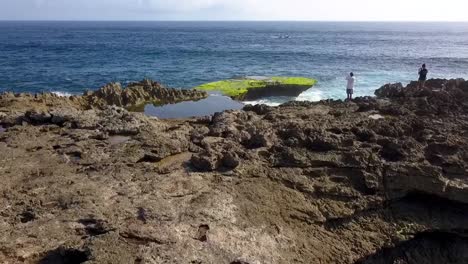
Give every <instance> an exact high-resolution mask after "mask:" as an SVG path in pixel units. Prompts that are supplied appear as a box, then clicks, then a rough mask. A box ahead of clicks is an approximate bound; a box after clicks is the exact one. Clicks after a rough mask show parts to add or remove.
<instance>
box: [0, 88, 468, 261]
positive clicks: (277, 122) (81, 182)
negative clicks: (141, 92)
mask: <svg viewBox="0 0 468 264" xmlns="http://www.w3.org/2000/svg"><path fill="white" fill-rule="evenodd" d="M426 87H427V88H425V89H418V88H417V87H416V84H415V83H412V84H410V85H408V87H403V86H402V85H401V84H392V85H385V86H383V87H382V88H381V89H379V90H377V91H376V95H377V97H375V98H374V97H364V98H357V99H355V100H354V101H353V102H342V101H321V102H317V103H309V102H290V103H287V104H284V105H282V106H279V107H268V106H265V105H257V106H247V107H245V109H244V110H242V111H226V112H223V113H217V114H215V115H214V116H213V117H207V118H198V119H187V120H157V119H154V118H149V117H146V116H144V115H143V114H140V113H131V112H128V111H127V110H125V109H123V108H119V107H116V106H107V104H116V105H120V106H127V107H128V105H130V104H133V102H137V101H139V100H140V99H138V98H134V99H132V101H131V103H126V102H128V101H126V99H125V100H120V99H115V100H114V99H112V100H110V101H109V100H105V99H104V100H103V101H105V104H104V103H102V104H101V103H92V105H98V106H99V107H87V106H89V105H86V103H83V101H84V99H79V98H78V99H77V98H75V99H73V98H71V99H68V98H63V99H62V98H58V97H54V99H50V100H49V98H50V97H52V95H40V96H39V97H38V96H28V95H22V96H20V95H18V96H15V95H2V96H1V97H0V124H2V126H3V127H4V129H1V132H0V177H1V178H0V180H1V182H2V185H1V186H0V197H1V198H0V208H2V209H1V213H0V232H1V234H2V236H1V238H0V262H1V263H227V264H240V263H249V264H257V263H389V264H390V263H391V264H409V263H428V264H429V263H468V250H467V249H468V236H467V234H468V177H467V176H468V165H467V164H468V140H467V139H468V81H464V80H430V81H428V82H427V84H426ZM106 89H107V88H106ZM106 89H104V91H103V93H106V94H108V93H107V92H105V90H106ZM117 90H118V89H117ZM85 97H86V95H85ZM105 98H109V97H108V96H106V97H105ZM47 101H53V103H50V102H49V103H48V102H47ZM75 101H79V103H76V102H75ZM98 101H100V102H101V100H98ZM144 101H147V100H146V98H145V100H144ZM114 102H122V103H114Z"/></svg>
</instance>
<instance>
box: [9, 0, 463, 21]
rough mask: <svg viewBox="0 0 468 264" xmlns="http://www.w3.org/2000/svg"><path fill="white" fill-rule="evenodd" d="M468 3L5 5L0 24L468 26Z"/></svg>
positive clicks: (20, 1)
mask: <svg viewBox="0 0 468 264" xmlns="http://www.w3.org/2000/svg"><path fill="white" fill-rule="evenodd" d="M467 10H468V0H443V1H442V0H0V20H318V21H468V11H467Z"/></svg>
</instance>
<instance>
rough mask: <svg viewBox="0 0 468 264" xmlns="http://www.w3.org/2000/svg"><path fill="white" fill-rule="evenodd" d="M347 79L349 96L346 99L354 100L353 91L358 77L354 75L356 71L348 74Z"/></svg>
mask: <svg viewBox="0 0 468 264" xmlns="http://www.w3.org/2000/svg"><path fill="white" fill-rule="evenodd" d="M346 81H348V84H347V85H346V94H347V95H348V97H347V98H346V100H352V99H353V93H354V83H355V82H356V77H354V73H352V72H351V73H350V74H349V75H348V76H346Z"/></svg>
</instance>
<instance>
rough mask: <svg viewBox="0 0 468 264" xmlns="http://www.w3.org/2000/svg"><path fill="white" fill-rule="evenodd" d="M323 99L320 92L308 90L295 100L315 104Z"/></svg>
mask: <svg viewBox="0 0 468 264" xmlns="http://www.w3.org/2000/svg"><path fill="white" fill-rule="evenodd" d="M323 98H324V97H323V92H322V91H321V90H314V89H311V90H308V91H306V92H303V93H302V94H300V95H299V96H298V97H297V98H296V101H311V102H317V101H320V100H322V99H323Z"/></svg>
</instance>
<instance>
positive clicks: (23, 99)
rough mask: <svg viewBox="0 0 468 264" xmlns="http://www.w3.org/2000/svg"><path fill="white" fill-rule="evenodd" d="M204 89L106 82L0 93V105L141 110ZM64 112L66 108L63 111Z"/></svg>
mask: <svg viewBox="0 0 468 264" xmlns="http://www.w3.org/2000/svg"><path fill="white" fill-rule="evenodd" d="M207 96H208V94H207V93H206V92H204V91H197V90H183V89H172V88H166V87H164V86H163V85H161V84H160V83H158V82H154V81H152V80H143V81H141V82H137V83H130V84H129V85H128V86H127V87H126V88H125V89H124V88H122V86H121V85H120V84H119V83H109V84H107V85H105V86H103V87H102V88H100V89H99V90H97V91H87V92H85V93H84V94H83V95H81V96H77V95H74V96H70V97H63V96H58V95H56V94H52V93H41V94H34V95H33V94H27V93H22V94H14V93H12V92H8V93H3V94H0V107H2V108H5V109H8V111H10V112H11V111H15V110H19V111H21V110H24V109H30V108H34V109H35V110H37V111H45V112H47V111H49V110H51V109H57V108H62V109H70V108H73V109H79V110H88V109H94V108H97V109H103V108H106V107H107V106H119V107H124V108H127V109H132V110H142V109H140V108H142V107H144V106H145V104H148V103H153V104H160V105H163V104H172V103H177V102H181V101H194V100H200V99H203V98H206V97H207ZM65 111H66V110H65Z"/></svg>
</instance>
